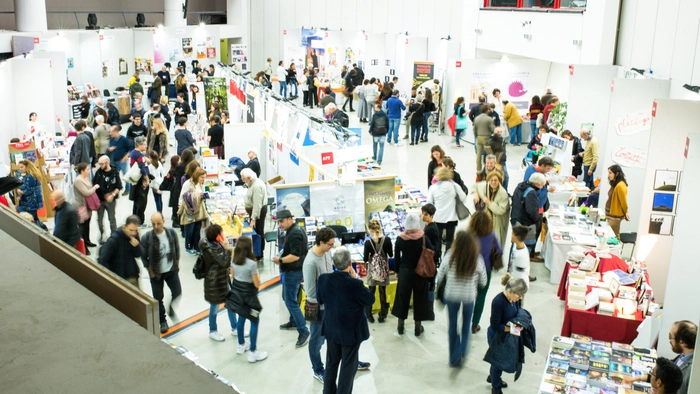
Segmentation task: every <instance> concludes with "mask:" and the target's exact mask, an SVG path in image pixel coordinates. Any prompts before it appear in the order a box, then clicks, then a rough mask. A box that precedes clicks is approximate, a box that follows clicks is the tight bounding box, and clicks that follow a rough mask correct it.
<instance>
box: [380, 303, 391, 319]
mask: <svg viewBox="0 0 700 394" xmlns="http://www.w3.org/2000/svg"><path fill="white" fill-rule="evenodd" d="M388 312H389V304H388V303H383V304H382V310H381V312H379V322H380V323H384V321H386V316H387V313H388Z"/></svg>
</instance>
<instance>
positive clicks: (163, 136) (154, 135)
mask: <svg viewBox="0 0 700 394" xmlns="http://www.w3.org/2000/svg"><path fill="white" fill-rule="evenodd" d="M148 151H149V152H156V153H158V159H159V161H160V162H161V163H165V157H166V156H167V155H168V129H166V128H165V123H163V119H161V118H159V117H154V118H153V126H152V127H151V129H150V130H148Z"/></svg>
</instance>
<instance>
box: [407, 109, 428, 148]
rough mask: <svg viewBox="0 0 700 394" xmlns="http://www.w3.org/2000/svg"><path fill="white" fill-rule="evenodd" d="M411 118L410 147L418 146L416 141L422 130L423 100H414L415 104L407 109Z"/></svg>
mask: <svg viewBox="0 0 700 394" xmlns="http://www.w3.org/2000/svg"><path fill="white" fill-rule="evenodd" d="M408 111H409V113H410V118H411V121H410V123H411V143H410V145H418V141H419V140H420V136H421V129H422V128H423V114H424V113H425V106H424V105H423V99H422V98H419V99H417V100H416V103H415V104H411V106H409V107H408Z"/></svg>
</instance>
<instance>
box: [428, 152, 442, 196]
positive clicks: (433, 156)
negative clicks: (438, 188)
mask: <svg viewBox="0 0 700 394" xmlns="http://www.w3.org/2000/svg"><path fill="white" fill-rule="evenodd" d="M444 158H445V151H444V150H442V148H441V147H440V145H433V147H432V148H430V163H428V189H430V186H431V185H432V184H433V177H434V176H435V170H436V169H437V168H438V167H442V165H443V164H442V159H444ZM426 190H427V189H426Z"/></svg>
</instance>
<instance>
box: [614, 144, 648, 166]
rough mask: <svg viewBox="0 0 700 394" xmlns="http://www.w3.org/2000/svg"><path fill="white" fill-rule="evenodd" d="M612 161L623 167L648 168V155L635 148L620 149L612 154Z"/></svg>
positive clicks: (622, 147)
mask: <svg viewBox="0 0 700 394" xmlns="http://www.w3.org/2000/svg"><path fill="white" fill-rule="evenodd" d="M612 160H613V161H614V162H615V163H617V164H619V165H621V166H623V167H639V168H646V167H647V153H646V152H644V151H641V150H639V149H635V148H627V147H624V146H620V147H618V148H617V149H615V150H613V152H612Z"/></svg>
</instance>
